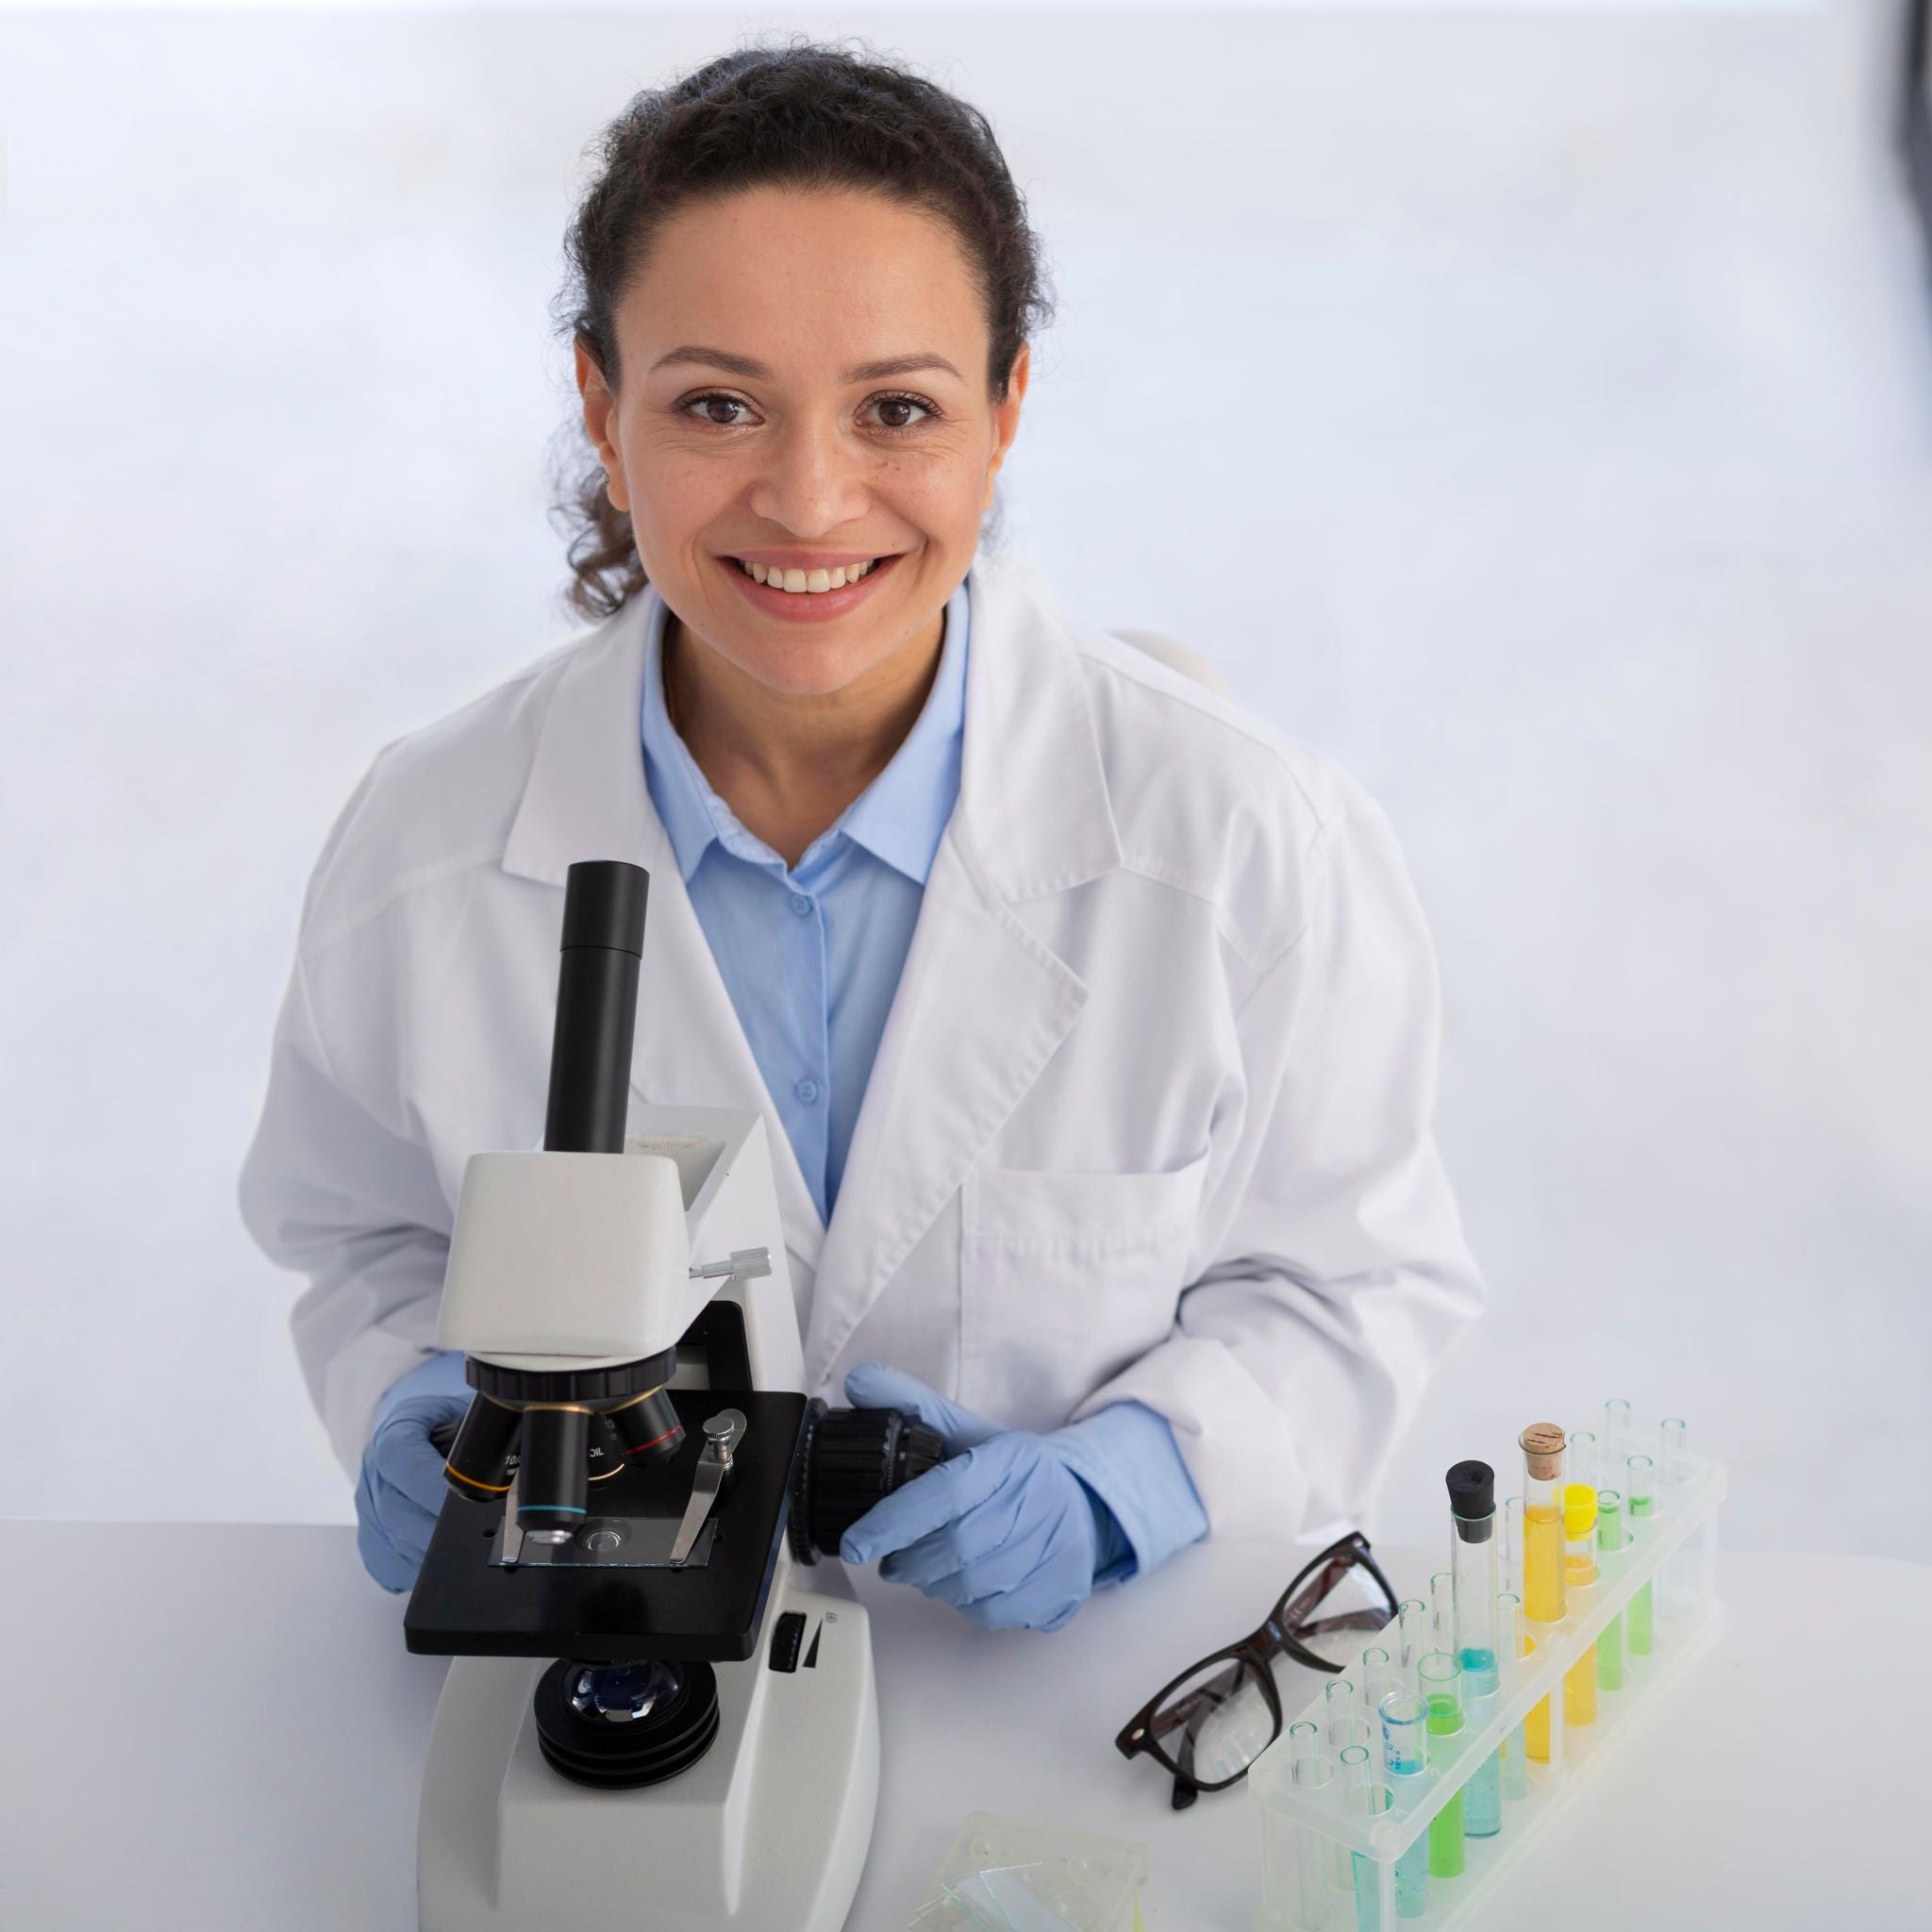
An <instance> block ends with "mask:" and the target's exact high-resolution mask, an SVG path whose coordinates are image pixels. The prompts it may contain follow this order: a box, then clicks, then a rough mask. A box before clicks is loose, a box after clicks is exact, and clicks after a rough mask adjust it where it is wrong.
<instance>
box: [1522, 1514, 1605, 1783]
mask: <svg viewBox="0 0 1932 1932" xmlns="http://www.w3.org/2000/svg"><path fill="white" fill-rule="evenodd" d="M1563 1582H1564V1579H1563V1514H1562V1511H1561V1510H1559V1509H1558V1508H1557V1506H1556V1505H1555V1504H1554V1503H1539V1504H1534V1505H1532V1506H1531V1507H1528V1508H1526V1509H1524V1512H1523V1614H1524V1617H1526V1618H1527V1619H1529V1621H1530V1622H1532V1623H1536V1624H1559V1623H1561V1622H1562V1621H1563V1609H1564V1604H1565V1601H1566V1598H1565V1592H1564V1588H1563ZM1591 1668H1592V1669H1594V1668H1595V1667H1594V1665H1593V1664H1592V1666H1591ZM1523 1750H1524V1756H1525V1757H1534V1758H1535V1759H1536V1760H1537V1761H1538V1762H1539V1763H1540V1764H1547V1763H1548V1762H1549V1761H1550V1700H1549V1699H1548V1698H1547V1697H1545V1698H1544V1699H1543V1700H1542V1702H1541V1704H1539V1705H1538V1706H1537V1707H1536V1708H1535V1709H1534V1710H1532V1711H1531V1712H1530V1714H1529V1715H1528V1716H1527V1717H1526V1718H1524V1721H1523Z"/></svg>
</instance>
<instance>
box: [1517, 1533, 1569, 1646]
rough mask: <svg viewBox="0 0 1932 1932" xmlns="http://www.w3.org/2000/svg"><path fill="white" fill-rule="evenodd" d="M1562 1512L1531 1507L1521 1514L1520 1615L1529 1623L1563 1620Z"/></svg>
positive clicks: (1564, 1598) (1551, 1622)
mask: <svg viewBox="0 0 1932 1932" xmlns="http://www.w3.org/2000/svg"><path fill="white" fill-rule="evenodd" d="M1563 1582H1564V1578H1563V1512H1562V1511H1561V1510H1560V1509H1558V1508H1557V1506H1556V1505H1555V1504H1554V1503H1537V1504H1532V1505H1531V1506H1530V1507H1528V1508H1527V1509H1525V1510H1524V1512H1523V1614H1524V1616H1525V1617H1527V1618H1528V1619H1529V1621H1530V1622H1531V1623H1532V1624H1560V1623H1561V1622H1562V1621H1563V1608H1564V1604H1565V1602H1566V1592H1565V1591H1564V1588H1563Z"/></svg>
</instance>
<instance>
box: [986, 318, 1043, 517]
mask: <svg viewBox="0 0 1932 1932" xmlns="http://www.w3.org/2000/svg"><path fill="white" fill-rule="evenodd" d="M1032 369H1033V344H1032V343H1031V342H1022V343H1021V344H1020V353H1019V354H1018V355H1017V356H1015V357H1014V358H1013V367H1012V371H1011V373H1010V374H1009V375H1008V377H1007V395H1006V400H1005V401H1004V402H1001V403H995V404H994V405H993V411H992V424H993V445H992V457H991V460H990V461H989V462H988V464H987V466H986V498H985V501H984V502H983V503H981V505H980V506H979V508H980V511H981V514H984V513H985V512H986V511H987V510H989V509H990V508H991V507H992V486H993V479H994V477H996V476H997V475H999V473H1000V465H1001V464H1002V463H1003V462H1005V461H1006V459H1007V452H1008V450H1009V449H1011V448H1012V446H1013V438H1014V437H1015V436H1017V435H1018V434H1019V433H1020V405H1021V404H1022V403H1023V402H1024V401H1025V400H1026V379H1027V377H1028V376H1029V375H1031V374H1032Z"/></svg>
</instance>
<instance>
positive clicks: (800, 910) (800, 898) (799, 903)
mask: <svg viewBox="0 0 1932 1932" xmlns="http://www.w3.org/2000/svg"><path fill="white" fill-rule="evenodd" d="M791 909H792V911H794V912H795V913H797V914H798V916H799V918H801V919H803V918H804V917H805V915H806V914H807V913H808V912H809V911H810V910H811V901H810V900H809V899H808V898H807V897H806V896H805V894H804V893H803V892H793V893H792V895H791Z"/></svg>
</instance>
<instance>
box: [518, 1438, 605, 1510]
mask: <svg viewBox="0 0 1932 1932" xmlns="http://www.w3.org/2000/svg"><path fill="white" fill-rule="evenodd" d="M590 1459H591V1412H590V1410H589V1409H587V1408H566V1407H558V1408H526V1409H525V1411H524V1459H523V1464H522V1467H521V1468H520V1470H519V1471H518V1477H517V1527H518V1528H519V1529H521V1530H523V1531H524V1532H525V1534H526V1535H527V1534H532V1533H541V1532H542V1531H545V1530H558V1529H561V1530H562V1531H564V1532H565V1534H566V1535H568V1534H569V1533H570V1532H571V1531H573V1530H575V1528H576V1526H577V1524H580V1523H581V1522H582V1521H583V1520H584V1509H585V1498H586V1496H587V1493H588V1491H589V1489H590V1481H591V1476H590Z"/></svg>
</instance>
